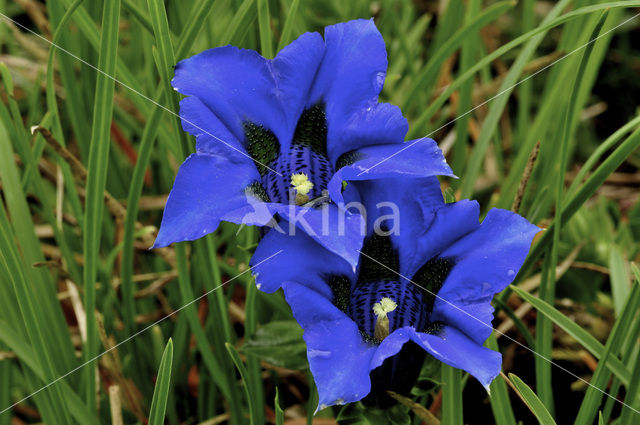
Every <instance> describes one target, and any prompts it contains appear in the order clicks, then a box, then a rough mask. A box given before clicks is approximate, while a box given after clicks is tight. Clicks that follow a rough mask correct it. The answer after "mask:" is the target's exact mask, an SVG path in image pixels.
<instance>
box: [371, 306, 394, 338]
mask: <svg viewBox="0 0 640 425" xmlns="http://www.w3.org/2000/svg"><path fill="white" fill-rule="evenodd" d="M396 307H398V304H397V303H396V302H395V301H393V300H392V299H391V298H388V297H384V298H382V299H381V300H380V302H377V303H375V304H374V305H373V312H374V313H375V315H376V327H375V329H374V331H373V337H374V338H375V339H377V340H378V341H382V340H383V339H385V338H386V337H388V336H389V318H388V317H387V314H388V313H391V312H392V311H393V310H395V309H396Z"/></svg>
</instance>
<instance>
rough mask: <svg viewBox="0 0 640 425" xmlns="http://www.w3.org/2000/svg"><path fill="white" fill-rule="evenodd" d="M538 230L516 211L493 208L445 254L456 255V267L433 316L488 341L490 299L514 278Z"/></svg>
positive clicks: (474, 336) (489, 332) (446, 283)
mask: <svg viewBox="0 0 640 425" xmlns="http://www.w3.org/2000/svg"><path fill="white" fill-rule="evenodd" d="M461 224H462V223H456V224H455V225H456V226H457V225H461ZM451 225H452V224H450V226H451ZM539 231H540V229H539V228H538V227H537V226H534V225H533V224H531V223H529V222H528V221H527V220H526V219H524V218H522V217H520V216H519V215H517V214H515V213H512V212H510V211H506V210H500V209H493V210H491V211H489V213H488V214H487V216H486V218H485V219H484V221H483V222H482V224H481V225H480V226H479V227H478V228H477V229H476V230H475V231H473V232H471V233H469V234H467V235H466V236H464V237H463V238H461V239H460V240H458V241H457V242H455V243H454V244H452V245H451V246H450V247H449V248H447V249H446V250H445V251H444V252H443V253H442V254H441V256H442V257H446V258H454V259H455V266H454V267H453V269H452V270H451V272H450V273H449V275H448V276H447V279H446V280H445V282H444V285H443V286H442V289H440V292H438V299H437V300H436V303H435V306H434V310H433V315H432V320H442V321H444V322H445V323H447V324H449V325H451V326H454V327H456V328H457V329H459V330H460V331H462V332H464V333H465V334H466V335H468V336H469V337H470V338H472V339H473V340H474V341H476V342H478V343H482V342H484V341H485V340H486V339H487V337H488V336H489V335H490V334H491V320H492V319H493V307H491V304H490V301H491V299H492V298H493V296H494V294H496V293H498V292H500V291H502V290H503V289H504V288H505V287H506V286H507V285H509V284H510V283H511V282H512V281H513V279H514V278H515V276H516V274H517V273H518V270H519V269H520V267H521V266H522V263H523V262H524V260H525V258H526V256H527V254H528V253H529V248H530V247H531V242H532V241H533V237H534V236H535V235H536V233H538V232H539ZM472 317H473V318H472Z"/></svg>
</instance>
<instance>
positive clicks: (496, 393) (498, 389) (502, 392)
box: [486, 332, 516, 425]
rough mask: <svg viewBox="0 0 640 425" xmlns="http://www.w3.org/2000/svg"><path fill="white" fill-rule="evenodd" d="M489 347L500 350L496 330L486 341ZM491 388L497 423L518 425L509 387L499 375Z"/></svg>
mask: <svg viewBox="0 0 640 425" xmlns="http://www.w3.org/2000/svg"><path fill="white" fill-rule="evenodd" d="M486 346H487V348H489V349H491V350H494V351H500V349H499V347H498V341H496V336H495V332H494V333H492V334H491V336H490V337H489V339H487V342H486ZM489 389H490V394H491V397H490V401H491V410H492V411H493V417H494V418H495V420H496V424H497V425H516V418H515V416H514V415H513V408H512V406H511V400H509V389H508V388H507V384H506V383H505V382H504V380H502V379H500V378H499V377H498V378H496V379H494V380H493V382H491V385H490V387H489Z"/></svg>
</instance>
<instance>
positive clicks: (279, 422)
mask: <svg viewBox="0 0 640 425" xmlns="http://www.w3.org/2000/svg"><path fill="white" fill-rule="evenodd" d="M273 406H274V408H275V409H274V410H275V411H276V425H284V411H283V410H282V407H280V392H279V390H278V387H276V398H275V400H273Z"/></svg>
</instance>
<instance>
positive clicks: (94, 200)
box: [82, 0, 120, 411]
mask: <svg viewBox="0 0 640 425" xmlns="http://www.w3.org/2000/svg"><path fill="white" fill-rule="evenodd" d="M119 19H120V0H113V1H105V2H104V8H103V14H102V35H101V38H100V56H99V58H98V69H100V70H101V71H102V73H98V75H97V81H96V91H95V103H94V105H93V121H92V126H91V129H92V130H91V148H90V151H89V164H88V166H87V171H88V176H87V192H86V213H85V216H86V217H85V227H84V232H83V239H82V240H83V243H82V245H83V252H84V275H83V279H84V293H85V297H84V303H85V305H84V307H85V310H86V322H87V342H86V346H85V350H84V352H83V355H84V360H85V361H88V360H90V359H92V358H93V357H95V356H96V354H97V352H98V331H97V324H96V319H95V309H96V287H95V284H96V277H97V270H98V252H99V250H100V240H101V237H102V219H103V216H104V209H105V207H104V190H105V187H106V180H107V165H108V162H109V147H110V145H111V143H110V142H111V137H110V128H111V117H112V113H113V93H114V81H113V79H112V78H111V76H113V75H115V70H116V63H117V61H118V55H117V53H118V29H119V23H120V22H119ZM85 374H86V375H85V376H86V379H85V391H86V392H85V394H86V402H87V405H88V406H89V409H90V410H91V411H93V410H95V409H96V369H95V367H87V368H86V369H85Z"/></svg>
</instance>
